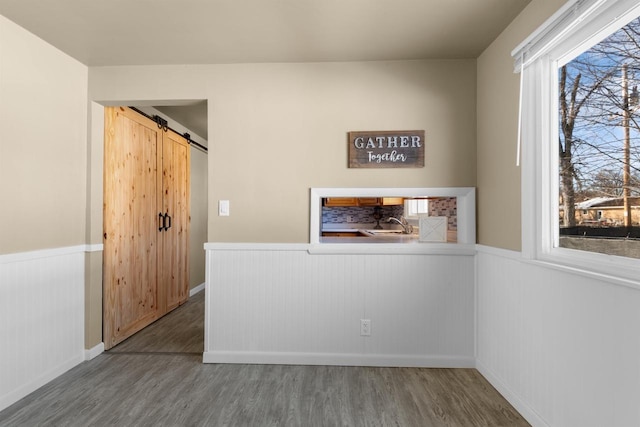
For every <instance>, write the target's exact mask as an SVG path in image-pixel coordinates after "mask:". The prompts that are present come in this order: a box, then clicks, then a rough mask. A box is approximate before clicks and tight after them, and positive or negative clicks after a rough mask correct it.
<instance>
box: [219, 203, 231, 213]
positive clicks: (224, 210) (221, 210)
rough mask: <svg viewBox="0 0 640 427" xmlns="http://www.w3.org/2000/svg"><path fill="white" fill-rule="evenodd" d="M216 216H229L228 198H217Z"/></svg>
mask: <svg viewBox="0 0 640 427" xmlns="http://www.w3.org/2000/svg"><path fill="white" fill-rule="evenodd" d="M218 216H229V201H228V200H219V201H218Z"/></svg>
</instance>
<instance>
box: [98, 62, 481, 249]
mask: <svg viewBox="0 0 640 427" xmlns="http://www.w3.org/2000/svg"><path fill="white" fill-rule="evenodd" d="M89 81H90V84H89V86H90V89H89V91H90V98H91V99H92V100H96V101H100V100H105V101H117V100H118V99H146V100H148V99H202V98H205V99H207V100H208V102H209V108H208V109H209V150H210V151H209V182H208V185H209V190H208V191H209V224H208V233H209V241H218V242H308V239H309V188H310V187H441V186H475V177H476V167H475V165H476V157H475V153H476V151H475V131H476V119H475V104H476V95H475V94H476V87H475V84H476V76H475V60H445V61H394V62H364V63H310V64H245V65H217V66H165V67H104V68H92V69H91V70H90V79H89ZM385 129H392V130H400V129H424V130H425V131H426V151H425V152H426V166H425V167H424V168H421V169H373V170H363V169H348V168H347V142H346V134H347V132H348V131H352V130H385ZM220 199H228V200H230V202H231V215H230V216H229V217H218V216H217V210H218V209H217V203H218V200H220Z"/></svg>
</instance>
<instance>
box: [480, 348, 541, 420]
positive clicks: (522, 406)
mask: <svg viewBox="0 0 640 427" xmlns="http://www.w3.org/2000/svg"><path fill="white" fill-rule="evenodd" d="M476 369H477V370H478V372H480V374H482V376H483V377H485V379H486V380H487V381H489V383H491V385H492V386H493V387H494V388H495V389H496V390H498V392H499V393H500V394H501V395H502V396H503V397H504V398H505V399H507V401H508V402H509V403H510V404H511V405H512V406H513V407H514V408H515V409H516V411H518V412H519V413H520V415H522V416H523V417H524V419H525V420H527V422H528V423H529V424H531V425H532V426H541V427H548V426H549V424H547V422H546V421H545V420H544V419H542V418H541V417H540V416H539V415H538V413H537V412H536V411H534V410H533V409H531V407H529V405H527V404H526V403H525V402H524V401H523V400H522V399H521V398H520V396H518V395H517V394H515V393H514V392H513V391H511V389H510V388H509V387H507V386H506V385H505V384H504V383H503V382H502V381H501V380H500V379H499V378H498V377H497V376H495V375H494V374H493V373H492V372H491V371H490V370H489V369H487V368H486V367H485V366H484V365H483V364H482V362H480V361H479V360H476Z"/></svg>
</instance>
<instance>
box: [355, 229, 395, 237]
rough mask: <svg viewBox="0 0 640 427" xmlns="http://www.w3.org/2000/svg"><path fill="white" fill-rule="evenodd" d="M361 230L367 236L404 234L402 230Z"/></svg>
mask: <svg viewBox="0 0 640 427" xmlns="http://www.w3.org/2000/svg"><path fill="white" fill-rule="evenodd" d="M360 232H361V233H362V234H365V235H367V236H389V235H396V234H403V233H402V230H360Z"/></svg>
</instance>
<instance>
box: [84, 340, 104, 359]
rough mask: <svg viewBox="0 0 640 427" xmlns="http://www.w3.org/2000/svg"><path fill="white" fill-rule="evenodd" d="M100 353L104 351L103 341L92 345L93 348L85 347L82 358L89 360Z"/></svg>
mask: <svg viewBox="0 0 640 427" xmlns="http://www.w3.org/2000/svg"><path fill="white" fill-rule="evenodd" d="M102 353H104V343H103V342H101V343H100V344H98V345H96V346H94V347H93V348H90V349H86V350H85V351H84V360H91V359H93V358H95V357H97V356H99V355H101V354H102Z"/></svg>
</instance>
